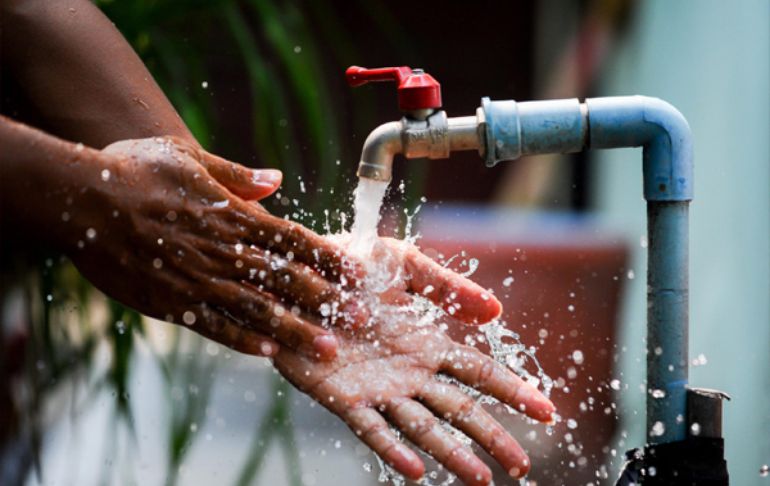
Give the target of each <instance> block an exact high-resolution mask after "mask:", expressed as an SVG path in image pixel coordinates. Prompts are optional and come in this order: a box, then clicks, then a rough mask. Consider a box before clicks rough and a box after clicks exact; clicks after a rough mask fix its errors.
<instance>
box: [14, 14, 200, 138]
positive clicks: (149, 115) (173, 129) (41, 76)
mask: <svg viewBox="0 0 770 486" xmlns="http://www.w3.org/2000/svg"><path fill="white" fill-rule="evenodd" d="M0 9H2V11H1V12H0V19H1V20H0V22H2V25H1V26H0V35H2V39H1V40H0V42H1V43H2V45H3V64H4V65H5V66H4V67H6V68H8V70H9V71H10V72H12V73H13V75H14V76H15V77H16V79H17V80H18V83H19V84H20V85H21V86H23V87H24V89H25V91H26V94H27V96H28V97H29V99H30V101H31V102H32V104H33V105H34V106H35V107H36V108H37V109H38V111H39V112H40V113H41V114H42V116H43V117H44V119H45V120H46V122H47V123H48V127H49V128H50V130H51V131H52V132H53V133H55V134H56V135H58V136H60V137H62V138H65V139H67V140H72V141H76V142H82V143H84V144H86V145H90V146H92V147H97V148H102V147H104V146H106V145H108V144H110V143H112V142H114V141H117V140H124V139H132V138H144V137H149V136H156V135H174V136H177V137H181V138H184V139H186V140H189V141H193V140H194V139H193V137H192V135H191V134H190V132H189V130H188V129H187V127H186V126H185V125H184V122H183V121H182V120H181V118H180V117H179V115H178V114H177V112H176V110H175V109H174V108H173V106H172V105H171V103H170V102H169V101H168V99H167V98H166V96H165V95H164V94H163V92H162V91H161V90H160V88H159V87H158V85H157V84H156V83H155V81H154V80H153V78H152V76H151V75H150V73H149V72H148V71H147V68H146V67H145V66H144V64H143V63H142V61H141V60H140V59H139V57H138V56H137V55H136V53H135V52H134V51H133V49H132V48H131V46H130V45H129V44H128V42H126V40H125V39H124V38H123V36H122V35H121V34H120V32H118V30H117V29H116V28H115V26H114V25H113V24H112V23H111V22H110V21H109V19H107V18H106V17H105V16H104V15H103V14H102V13H101V11H99V9H98V8H96V7H95V6H94V5H93V4H92V3H91V2H90V1H89V0H57V1H50V0H26V1H15V0H5V1H3V2H2V3H0Z"/></svg>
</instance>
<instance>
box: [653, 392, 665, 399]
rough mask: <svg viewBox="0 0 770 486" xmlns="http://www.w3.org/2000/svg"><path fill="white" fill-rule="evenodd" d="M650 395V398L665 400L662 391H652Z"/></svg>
mask: <svg viewBox="0 0 770 486" xmlns="http://www.w3.org/2000/svg"><path fill="white" fill-rule="evenodd" d="M650 395H652V398H665V396H666V392H665V391H663V390H652V391H651V392H650Z"/></svg>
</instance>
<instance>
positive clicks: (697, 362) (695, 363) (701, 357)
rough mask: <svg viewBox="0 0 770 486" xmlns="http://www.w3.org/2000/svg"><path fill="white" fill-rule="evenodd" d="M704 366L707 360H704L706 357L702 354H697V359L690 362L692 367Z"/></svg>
mask: <svg viewBox="0 0 770 486" xmlns="http://www.w3.org/2000/svg"><path fill="white" fill-rule="evenodd" d="M705 364H708V360H707V359H706V355H704V354H703V353H701V354H699V355H698V357H696V358H695V359H693V360H692V365H693V366H703V365H705Z"/></svg>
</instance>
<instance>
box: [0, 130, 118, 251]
mask: <svg viewBox="0 0 770 486" xmlns="http://www.w3.org/2000/svg"><path fill="white" fill-rule="evenodd" d="M0 147H2V150H1V151H0V228H1V229H2V230H1V231H0V232H1V233H2V234H3V238H12V237H18V238H22V239H24V240H25V241H35V242H39V243H41V244H43V245H45V246H48V247H52V248H55V249H57V250H62V251H65V252H69V251H71V250H73V249H75V248H77V247H78V242H79V241H85V240H86V239H87V237H88V235H87V233H88V228H89V227H92V226H96V225H99V226H102V225H104V223H105V222H103V221H101V220H102V219H104V216H103V215H101V214H100V211H101V210H103V204H102V203H103V200H104V193H103V191H101V190H99V181H100V180H102V177H103V175H107V173H106V172H105V173H103V171H104V170H107V171H109V170H110V169H113V170H114V168H112V167H111V166H109V164H110V163H111V162H110V161H109V160H108V159H106V158H104V157H101V155H100V152H99V151H97V150H94V149H90V148H88V147H85V146H83V145H82V144H72V143H69V142H65V141H63V140H60V139H58V138H56V137H53V136H50V135H48V134H46V133H44V132H41V131H39V130H36V129H34V128H31V127H29V126H26V125H23V124H20V123H16V122H14V121H12V120H10V119H8V118H5V117H3V116H0ZM103 185H104V184H103ZM101 212H103V211H101ZM33 238H34V240H33Z"/></svg>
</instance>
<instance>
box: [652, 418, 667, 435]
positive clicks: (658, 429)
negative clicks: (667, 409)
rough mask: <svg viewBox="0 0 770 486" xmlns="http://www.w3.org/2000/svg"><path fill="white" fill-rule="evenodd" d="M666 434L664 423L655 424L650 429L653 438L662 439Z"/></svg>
mask: <svg viewBox="0 0 770 486" xmlns="http://www.w3.org/2000/svg"><path fill="white" fill-rule="evenodd" d="M665 432H666V425H665V424H664V423H663V422H660V421H658V422H655V423H654V424H653V425H652V429H650V436H651V437H660V436H661V435H663V434H664V433H665Z"/></svg>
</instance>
